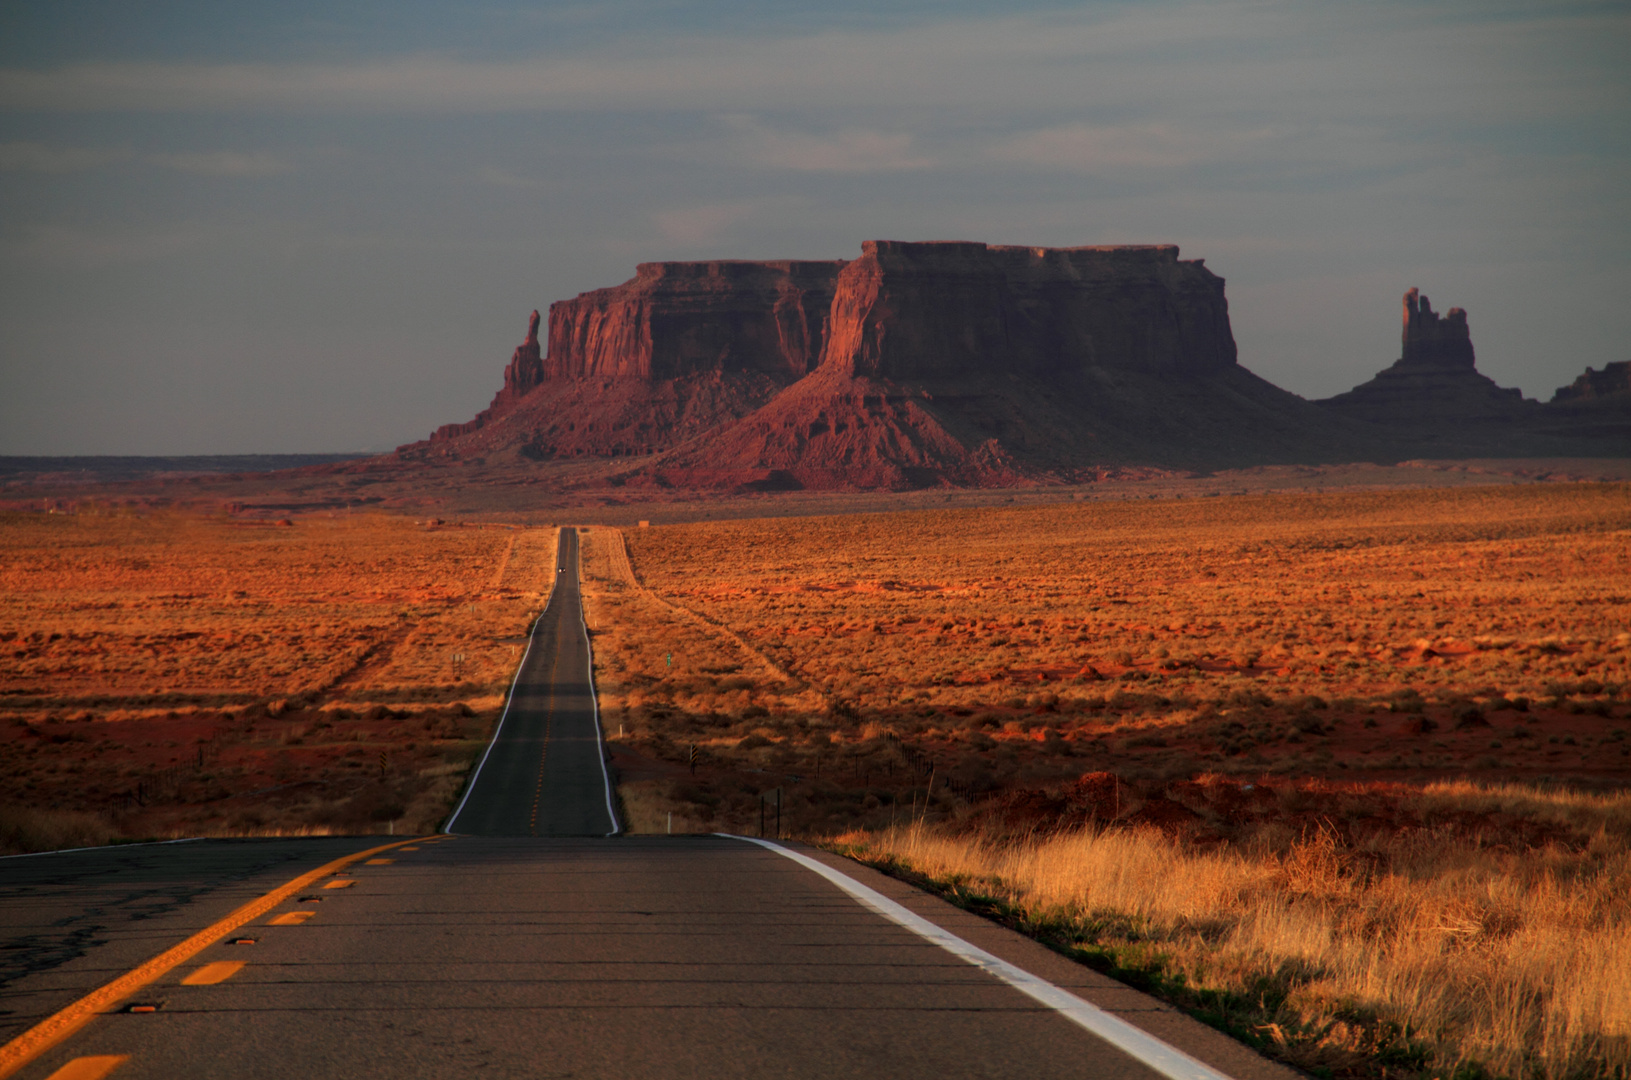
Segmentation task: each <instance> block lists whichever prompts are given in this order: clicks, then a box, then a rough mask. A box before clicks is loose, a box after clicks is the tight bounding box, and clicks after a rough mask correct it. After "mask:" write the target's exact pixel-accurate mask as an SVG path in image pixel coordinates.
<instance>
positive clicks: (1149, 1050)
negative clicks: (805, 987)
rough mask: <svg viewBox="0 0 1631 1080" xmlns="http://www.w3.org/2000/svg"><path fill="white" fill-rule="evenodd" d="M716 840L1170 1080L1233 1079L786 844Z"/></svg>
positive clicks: (749, 840)
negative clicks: (772, 858)
mask: <svg viewBox="0 0 1631 1080" xmlns="http://www.w3.org/2000/svg"><path fill="white" fill-rule="evenodd" d="M716 835H719V836H728V837H730V839H732V840H746V841H747V842H748V843H750V844H758V845H759V846H760V847H762V848H768V849H769V850H771V851H774V852H775V853H776V854H778V855H782V856H785V857H787V858H789V859H792V860H793V861H794V862H796V863H798V864H799V865H800V866H802V867H804V868H805V869H806V870H813V871H815V872H816V873H818V874H820V875H821V876H822V877H824V878H826V879H827V880H828V881H830V882H832V883H833V884H834V885H837V886H838V887H839V888H840V889H843V890H844V891H845V892H847V893H849V894H850V895H851V896H853V897H854V898H855V899H856V900H858V901H860V902H861V904H862V906H864V907H869V908H871V909H872V910H873V911H876V912H877V913H878V914H879V915H882V916H883V917H884V918H886V919H889V920H890V921H892V922H895V923H899V924H900V925H901V926H904V927H905V928H906V929H908V930H910V931H912V933H914V934H916V935H918V936H919V937H921V938H923V939H925V940H927V941H931V942H933V943H934V944H936V945H938V946H940V947H941V948H942V949H945V950H946V951H947V952H949V953H951V954H952V955H953V956H955V957H957V958H958V959H960V960H966V961H967V962H968V963H970V964H973V965H974V966H975V967H977V968H979V969H980V970H981V971H983V972H985V973H986V974H988V975H994V976H995V977H997V978H998V979H1001V980H1002V981H1003V982H1005V983H1007V984H1008V985H1009V986H1012V987H1013V988H1014V989H1015V990H1018V991H1019V992H1020V993H1022V994H1024V995H1026V996H1027V997H1030V998H1032V999H1034V1000H1036V1001H1039V1002H1041V1003H1042V1004H1043V1005H1046V1006H1047V1007H1048V1008H1050V1009H1053V1010H1054V1011H1055V1012H1057V1013H1059V1014H1060V1015H1062V1016H1064V1017H1065V1018H1066V1019H1067V1020H1070V1021H1072V1022H1073V1023H1075V1024H1078V1025H1080V1026H1081V1027H1084V1028H1086V1029H1087V1030H1088V1031H1091V1032H1092V1033H1093V1034H1095V1035H1097V1036H1098V1037H1099V1038H1101V1039H1103V1040H1104V1041H1105V1042H1107V1043H1109V1044H1110V1045H1111V1046H1114V1047H1115V1048H1116V1049H1118V1050H1120V1051H1121V1052H1122V1053H1124V1054H1126V1055H1128V1056H1129V1057H1132V1058H1134V1059H1136V1060H1138V1061H1141V1062H1143V1063H1144V1064H1145V1065H1148V1066H1149V1067H1150V1068H1152V1069H1154V1070H1155V1071H1156V1072H1158V1073H1160V1074H1161V1075H1162V1076H1166V1077H1169V1078H1170V1080H1230V1077H1229V1076H1228V1075H1227V1074H1226V1073H1221V1072H1218V1071H1217V1070H1216V1069H1214V1068H1212V1067H1211V1066H1210V1065H1206V1064H1204V1063H1202V1062H1200V1061H1196V1060H1195V1059H1194V1058H1192V1057H1190V1056H1189V1055H1188V1054H1186V1053H1184V1052H1183V1051H1182V1050H1179V1049H1178V1048H1177V1047H1175V1046H1169V1045H1167V1044H1166V1043H1164V1042H1162V1041H1161V1040H1160V1039H1157V1038H1156V1037H1155V1036H1154V1035H1151V1034H1150V1033H1149V1032H1147V1031H1145V1030H1144V1029H1143V1028H1138V1027H1134V1026H1133V1025H1132V1024H1129V1023H1128V1022H1127V1021H1125V1020H1123V1019H1121V1018H1120V1017H1119V1016H1114V1015H1112V1014H1110V1013H1107V1012H1105V1011H1104V1010H1103V1009H1101V1008H1099V1007H1098V1006H1097V1005H1094V1004H1092V1003H1091V1002H1087V1001H1084V1000H1082V999H1081V998H1079V997H1077V996H1076V995H1075V994H1072V993H1071V992H1070V991H1069V990H1066V989H1064V988H1062V987H1058V986H1055V985H1053V984H1052V983H1051V982H1048V981H1047V980H1046V979H1041V978H1038V977H1037V976H1035V975H1032V974H1031V973H1030V972H1028V971H1026V970H1025V969H1024V968H1021V967H1016V966H1015V965H1013V964H1010V963H1009V962H1008V961H1006V960H1004V959H1002V958H1001V957H998V956H994V955H992V954H991V953H988V952H986V951H985V950H984V949H982V948H980V947H979V946H978V945H974V944H971V943H970V942H967V941H964V940H963V939H962V938H960V937H958V936H957V935H956V934H954V933H952V932H951V931H950V930H945V929H942V928H941V927H939V926H936V925H935V924H934V923H932V922H930V921H929V920H928V919H925V918H924V917H923V916H921V915H919V914H917V913H916V912H913V911H912V910H910V909H909V908H907V907H905V906H903V905H901V904H898V903H896V902H895V901H893V900H891V899H889V897H887V896H885V895H884V894H883V893H880V892H878V891H877V890H875V889H869V888H867V887H866V886H865V885H862V884H861V883H860V882H859V881H856V880H855V879H854V878H852V877H849V876H848V875H846V874H844V873H842V872H840V871H838V870H834V869H833V868H832V867H830V866H828V865H827V864H825V863H822V862H817V861H816V860H815V859H812V858H810V857H809V856H808V855H803V854H800V853H799V852H797V851H792V850H789V849H788V848H784V847H782V846H781V845H780V844H773V843H771V842H770V841H769V840H760V839H758V838H756V837H752V836H736V835H734V834H731V833H718V834H716Z"/></svg>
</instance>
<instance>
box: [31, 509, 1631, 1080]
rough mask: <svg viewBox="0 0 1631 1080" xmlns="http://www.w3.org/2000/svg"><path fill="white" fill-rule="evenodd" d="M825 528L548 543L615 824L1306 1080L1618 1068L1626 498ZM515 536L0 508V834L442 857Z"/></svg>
mask: <svg viewBox="0 0 1631 1080" xmlns="http://www.w3.org/2000/svg"><path fill="white" fill-rule="evenodd" d="M837 509H840V510H842V511H844V512H838V513H826V514H819V515H809V516H780V517H774V516H766V517H757V518H754V517H736V518H732V519H730V520H719V519H717V518H715V519H711V520H692V521H689V522H687V521H683V520H668V521H661V522H659V523H658V524H657V525H656V527H649V528H642V527H637V526H635V527H629V526H623V525H619V526H613V525H606V524H595V523H594V517H595V514H594V511H593V510H586V511H582V514H583V516H582V517H580V518H579V519H578V520H577V522H575V524H576V525H577V526H578V527H580V529H581V533H582V541H583V544H582V555H583V583H584V594H585V602H586V611H587V617H588V619H589V623H590V629H591V634H592V640H593V645H594V650H595V658H596V664H595V675H596V681H597V688H598V692H599V695H600V699H601V706H602V722H603V725H604V728H605V730H606V733H607V736H608V740H609V744H610V746H611V748H612V757H613V762H614V765H615V766H616V771H617V776H618V780H619V797H620V800H621V803H622V811H623V817H624V819H625V821H626V822H627V823H628V825H629V826H630V828H631V829H633V830H635V831H646V832H654V831H655V832H660V831H667V830H669V829H672V830H673V831H675V832H708V831H716V830H719V831H733V832H739V833H748V834H757V833H759V832H761V831H764V832H766V833H771V832H775V831H777V830H779V832H780V835H783V836H795V837H799V838H802V839H805V840H809V841H812V842H817V843H822V844H826V845H828V846H831V847H834V848H836V849H838V850H842V851H845V852H847V853H850V854H852V855H854V856H855V857H858V858H861V859H864V860H866V861H869V862H871V863H872V864H874V865H877V866H880V867H883V868H885V869H888V870H890V871H891V872H894V873H897V874H900V875H902V876H905V877H908V878H910V879H911V880H914V881H917V882H918V883H920V884H922V885H923V886H924V887H927V888H931V889H935V890H937V891H940V892H941V893H942V894H943V895H946V896H948V897H950V898H952V899H954V900H955V901H957V902H959V903H963V904H965V905H966V906H968V907H971V908H973V909H975V910H979V911H982V912H984V913H986V914H989V915H991V916H993V917H996V918H999V919H1002V920H1003V921H1006V922H1008V923H1009V924H1010V925H1014V926H1017V927H1019V928H1021V929H1024V930H1026V931H1027V932H1030V933H1032V934H1034V935H1036V936H1038V937H1039V938H1041V939H1042V940H1044V941H1047V942H1048V943H1050V944H1052V945H1053V946H1054V947H1056V948H1058V949H1060V950H1061V951H1064V952H1066V953H1069V954H1071V955H1075V956H1077V957H1078V958H1080V959H1082V960H1083V961H1084V962H1088V963H1091V964H1094V965H1095V966H1097V967H1100V968H1101V969H1103V970H1107V971H1111V972H1113V973H1115V974H1117V975H1118V976H1119V977H1121V978H1124V979H1127V980H1128V981H1131V982H1134V983H1135V984H1137V985H1141V986H1144V987H1146V988H1147V989H1150V990H1152V991H1154V992H1156V993H1158V994H1161V995H1163V996H1165V997H1167V998H1169V999H1170V1000H1173V1001H1175V1002H1177V1003H1179V1004H1181V1005H1183V1006H1184V1007H1186V1008H1188V1009H1190V1010H1191V1011H1192V1012H1195V1013H1196V1014H1198V1015H1201V1016H1203V1017H1205V1018H1207V1019H1208V1020H1209V1021H1211V1022H1213V1023H1215V1024H1216V1025H1218V1026H1219V1027H1222V1028H1223V1029H1225V1030H1228V1031H1230V1032H1232V1033H1234V1034H1235V1035H1237V1036H1238V1037H1241V1038H1243V1039H1245V1040H1247V1041H1248V1042H1252V1043H1254V1044H1255V1045H1258V1046H1260V1047H1261V1048H1263V1049H1265V1050H1266V1051H1267V1052H1269V1053H1271V1054H1274V1055H1276V1056H1278V1057H1280V1058H1282V1059H1284V1060H1287V1061H1289V1062H1292V1063H1294V1064H1297V1065H1299V1066H1302V1067H1304V1068H1308V1069H1312V1070H1315V1071H1317V1072H1319V1073H1322V1074H1324V1075H1332V1076H1336V1075H1342V1076H1384V1075H1387V1076H1421V1077H1428V1076H1438V1075H1446V1076H1447V1075H1458V1076H1466V1077H1471V1076H1478V1075H1490V1076H1546V1077H1552V1076H1557V1077H1563V1076H1588V1075H1591V1076H1595V1075H1621V1074H1623V1072H1624V1070H1625V1069H1626V1067H1627V1064H1628V1063H1631V1041H1628V1040H1631V980H1628V979H1627V978H1626V976H1625V972H1626V971H1628V970H1631V901H1628V899H1627V890H1626V889H1625V882H1626V881H1627V880H1628V879H1631V845H1628V843H1627V837H1628V835H1631V798H1627V796H1626V795H1625V794H1624V791H1625V786H1626V782H1627V780H1628V779H1631V740H1628V739H1627V728H1628V727H1631V620H1628V619H1627V617H1626V616H1627V607H1628V598H1631V543H1628V539H1631V486H1628V485H1626V484H1624V483H1541V484H1536V483H1523V484H1492V485H1485V486H1476V487H1452V488H1426V489H1416V490H1386V491H1368V490H1339V491H1326V492H1280V493H1261V494H1243V495H1237V494H1226V493H1220V492H1216V491H1213V492H1202V493H1200V494H1199V495H1192V496H1190V497H1182V496H1181V493H1180V495H1172V494H1170V493H1168V495H1167V497H1163V498H1159V499H1124V500H1118V501H1095V500H1071V499H1067V500H1065V501H1059V502H1053V503H1049V502H1046V501H1043V500H1034V501H1029V502H1027V503H1025V504H1022V505H986V506H966V507H949V508H935V507H932V506H920V507H917V508H913V509H907V510H895V511H893V512H889V513H881V512H868V505H867V500H866V497H864V496H857V497H855V499H853V500H852V501H851V503H850V505H848V506H839V507H837ZM694 516H700V515H694ZM562 523H563V524H571V523H573V522H570V521H568V520H567V519H566V518H565V516H564V515H563V520H562ZM556 536H557V530H556V528H555V527H552V526H548V525H542V524H539V523H537V522H530V523H525V524H523V523H519V522H503V521H498V520H484V521H467V522H459V521H440V520H436V519H428V518H427V519H421V520H418V521H415V520H410V519H408V518H406V517H400V516H392V515H388V514H384V513H357V512H350V511H343V510H327V511H324V512H319V513H308V514H295V515H291V516H290V517H287V518H271V517H266V516H245V515H242V514H233V513H222V512H202V511H198V510H193V511H187V510H183V509H164V508H153V507H142V506H137V507H129V506H126V507H119V506H115V505H111V504H109V505H101V504H97V503H96V502H95V501H91V500H87V501H82V502H80V503H79V504H78V505H77V507H76V509H75V511H74V512H65V513H43V512H32V513H29V512H13V513H9V514H8V515H7V517H6V518H5V521H4V524H3V527H0V547H3V560H4V561H3V568H0V581H3V585H4V588H3V590H0V597H3V598H0V603H3V605H4V622H3V629H0V639H3V640H0V648H4V649H5V650H6V654H7V656H8V663H7V664H6V665H5V666H4V669H3V671H0V725H3V728H0V730H4V732H5V735H6V737H5V738H4V740H3V741H0V754H3V757H0V777H3V780H0V784H3V789H4V792H5V797H4V799H3V800H0V802H4V803H5V804H7V805H6V807H5V809H4V810H3V811H0V814H3V818H0V823H3V825H0V827H3V830H4V840H5V842H6V843H7V845H8V846H10V847H11V848H12V849H13V850H16V849H20V848H26V847H40V846H63V845H70V844H75V843H97V842H102V841H105V840H109V839H114V838H143V837H164V836H179V835H200V834H207V835H227V836H230V835H265V834H268V833H290V832H394V831H404V832H408V831H429V830H433V829H435V828H436V827H437V826H438V825H439V824H440V822H441V821H442V820H443V818H444V817H445V814H446V812H447V810H448V809H449V807H450V806H451V804H452V802H453V800H454V799H455V798H456V796H457V794H458V791H459V789H460V787H461V785H462V784H463V782H464V780H465V778H466V775H467V773H468V771H469V768H470V765H471V764H472V762H473V761H474V760H475V757H476V756H477V754H478V753H479V751H480V749H481V747H482V745H483V743H484V741H485V739H486V738H487V737H488V736H489V735H490V734H491V731H492V729H493V725H494V724H495V723H496V722H497V719H498V717H499V715H500V712H501V710H502V707H503V702H504V695H505V690H506V686H507V684H508V681H509V679H510V677H511V675H512V674H513V671H514V668H515V665H516V663H517V662H518V660H519V657H520V653H521V649H522V648H523V646H524V644H525V640H526V633H527V629H528V626H529V624H530V621H531V619H532V618H533V617H534V616H535V615H536V614H537V613H538V612H539V611H540V610H542V607H543V605H544V603H545V602H546V600H547V595H548V589H549V587H550V581H551V580H552V578H553V576H554V575H553V552H554V546H555V542H556Z"/></svg>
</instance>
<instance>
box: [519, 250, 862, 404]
mask: <svg viewBox="0 0 1631 1080" xmlns="http://www.w3.org/2000/svg"><path fill="white" fill-rule="evenodd" d="M843 265H844V264H843V263H842V262H762V263H756V262H704V263H641V264H640V266H639V267H638V268H637V272H636V274H635V276H634V279H633V280H631V281H627V282H625V283H623V284H622V285H619V286H617V287H616V288H612V289H596V290H595V291H593V292H587V293H584V294H583V295H581V296H579V297H577V298H576V299H573V300H562V301H560V302H558V303H555V304H551V305H550V306H549V355H548V359H546V360H545V361H544V371H545V374H546V375H547V376H548V377H549V378H555V379H558V378H583V377H587V378H611V379H630V378H632V379H641V380H644V381H647V382H655V381H661V380H664V379H677V378H685V377H688V376H694V375H698V374H705V373H713V372H729V371H752V372H759V373H761V374H764V375H766V376H769V377H770V378H772V379H774V380H776V381H778V382H781V383H789V382H792V381H793V380H795V379H799V378H802V377H803V376H804V375H805V373H807V372H808V371H809V370H810V369H811V368H813V367H814V366H815V363H816V360H817V358H819V357H820V355H821V349H822V346H823V345H824V344H825V342H826V335H827V316H828V313H829V312H830V310H831V308H832V299H833V291H834V286H835V284H836V280H837V277H838V272H839V270H840V269H841V268H842V267H843Z"/></svg>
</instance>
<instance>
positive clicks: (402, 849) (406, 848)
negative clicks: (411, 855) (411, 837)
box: [397, 847, 419, 851]
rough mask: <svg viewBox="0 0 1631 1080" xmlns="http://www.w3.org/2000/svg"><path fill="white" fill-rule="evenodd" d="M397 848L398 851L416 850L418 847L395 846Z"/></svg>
mask: <svg viewBox="0 0 1631 1080" xmlns="http://www.w3.org/2000/svg"><path fill="white" fill-rule="evenodd" d="M397 850H398V851H418V850H419V849H418V848H416V847H399V848H397Z"/></svg>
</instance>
